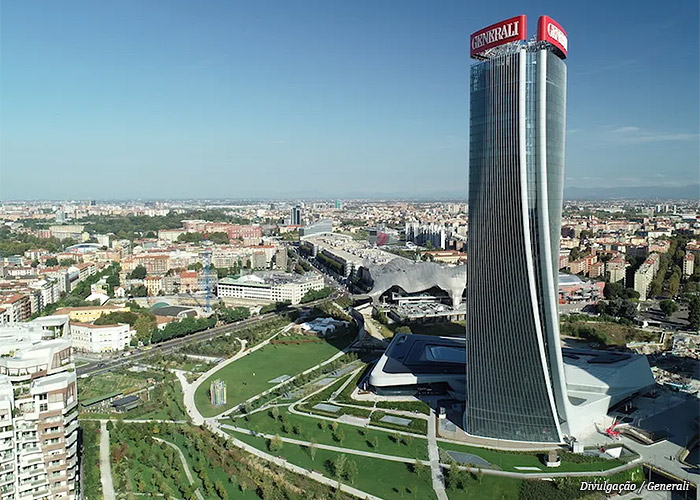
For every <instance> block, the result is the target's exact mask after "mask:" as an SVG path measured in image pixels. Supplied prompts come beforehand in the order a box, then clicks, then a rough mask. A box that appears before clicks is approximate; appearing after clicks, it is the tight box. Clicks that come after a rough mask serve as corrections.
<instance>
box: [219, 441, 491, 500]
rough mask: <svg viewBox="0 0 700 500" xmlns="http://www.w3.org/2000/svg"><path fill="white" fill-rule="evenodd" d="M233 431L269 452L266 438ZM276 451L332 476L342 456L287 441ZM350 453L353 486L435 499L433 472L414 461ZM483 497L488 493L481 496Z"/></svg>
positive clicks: (383, 494)
mask: <svg viewBox="0 0 700 500" xmlns="http://www.w3.org/2000/svg"><path fill="white" fill-rule="evenodd" d="M232 434H233V435H234V436H235V437H236V438H237V439H239V440H241V441H243V442H245V443H248V444H250V445H251V446H255V447H256V448H258V449H260V450H263V451H265V452H267V440H266V439H263V438H259V437H254V436H248V435H245V434H239V433H232ZM275 454H276V455H279V456H281V457H284V458H286V459H287V460H288V461H289V462H291V463H293V464H295V465H298V466H300V467H304V468H306V469H311V470H316V471H319V472H321V473H323V474H324V475H326V476H328V477H333V476H332V474H331V470H332V466H331V465H330V464H331V462H332V461H333V460H334V459H335V458H336V457H337V456H338V453H336V452H332V451H327V450H320V449H319V450H317V451H316V456H315V457H314V460H312V459H311V456H310V451H309V450H307V449H305V448H303V447H301V446H298V445H293V444H289V443H284V445H283V446H282V449H281V450H280V451H278V452H275ZM346 457H347V459H348V461H352V462H354V463H355V465H356V466H357V475H356V476H355V477H354V481H347V480H344V481H343V482H344V483H346V484H348V485H350V486H354V487H356V488H359V489H361V490H363V491H366V492H367V493H371V494H373V495H377V496H379V497H381V498H385V499H387V500H394V499H396V500H400V499H418V500H428V499H435V493H434V492H433V488H432V484H431V480H430V475H429V474H425V475H423V476H419V475H418V474H416V473H414V472H411V470H410V468H411V464H404V463H400V462H390V461H387V460H380V459H376V458H367V457H360V456H357V455H346ZM455 498H458V497H455ZM479 498H486V497H484V496H481V497H479Z"/></svg>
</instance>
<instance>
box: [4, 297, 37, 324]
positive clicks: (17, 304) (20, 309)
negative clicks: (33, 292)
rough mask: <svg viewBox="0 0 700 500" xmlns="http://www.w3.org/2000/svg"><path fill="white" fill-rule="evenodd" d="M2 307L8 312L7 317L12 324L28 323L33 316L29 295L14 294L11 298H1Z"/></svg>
mask: <svg viewBox="0 0 700 500" xmlns="http://www.w3.org/2000/svg"><path fill="white" fill-rule="evenodd" d="M0 307H2V308H3V309H5V310H6V311H7V316H6V317H8V318H9V321H10V323H17V322H20V321H26V320H28V319H29V317H30V316H31V315H32V305H31V300H30V298H29V295H26V294H18V293H16V294H12V295H9V296H5V297H2V296H0Z"/></svg>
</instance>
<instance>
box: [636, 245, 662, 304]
mask: <svg viewBox="0 0 700 500" xmlns="http://www.w3.org/2000/svg"><path fill="white" fill-rule="evenodd" d="M658 271H659V254H658V253H653V254H651V255H649V257H647V258H646V260H645V261H644V262H643V263H642V265H641V266H639V269H637V272H636V273H634V289H635V290H636V291H637V292H638V293H639V300H647V292H648V291H649V285H651V281H652V280H653V279H654V276H656V273H657V272H658Z"/></svg>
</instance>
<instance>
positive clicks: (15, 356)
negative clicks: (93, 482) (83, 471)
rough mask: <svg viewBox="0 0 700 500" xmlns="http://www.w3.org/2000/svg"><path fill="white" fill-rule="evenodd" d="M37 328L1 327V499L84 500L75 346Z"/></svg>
mask: <svg viewBox="0 0 700 500" xmlns="http://www.w3.org/2000/svg"><path fill="white" fill-rule="evenodd" d="M51 335H52V332H50V331H49V330H44V329H42V328H41V327H39V326H37V325H31V324H26V325H12V326H5V327H0V499H2V500H24V499H27V500H45V499H52V500H54V499H55V500H58V499H61V500H63V499H66V500H74V499H77V498H79V493H78V491H77V489H78V483H79V479H78V478H79V476H78V427H79V422H78V395H77V386H76V376H75V371H74V365H73V359H72V353H71V343H70V341H69V340H68V339H64V338H48V339H47V338H46V337H49V336H51Z"/></svg>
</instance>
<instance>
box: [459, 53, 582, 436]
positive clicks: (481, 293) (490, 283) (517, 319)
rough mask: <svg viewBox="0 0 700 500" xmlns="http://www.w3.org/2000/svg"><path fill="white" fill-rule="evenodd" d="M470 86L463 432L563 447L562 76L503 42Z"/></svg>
mask: <svg viewBox="0 0 700 500" xmlns="http://www.w3.org/2000/svg"><path fill="white" fill-rule="evenodd" d="M482 59H486V60H483V61H482V62H478V63H476V64H474V65H473V66H472V68H471V78H470V101H471V115H470V153H469V233H468V239H469V241H468V263H467V266H468V267H467V294H468V298H467V391H466V392H467V401H466V404H467V409H466V414H465V428H466V431H467V433H469V434H471V435H475V436H482V437H488V438H494V439H503V440H514V441H530V442H552V443H554V442H561V441H562V438H563V436H564V435H566V433H567V409H568V408H569V407H570V405H569V403H568V399H567V396H566V384H565V380H564V368H563V361H562V353H561V345H560V341H559V323H558V311H557V298H558V297H557V285H558V283H557V277H558V268H559V265H558V259H559V237H560V225H561V222H560V221H561V210H562V191H563V173H564V134H565V116H566V65H565V63H564V60H563V58H562V57H561V53H557V52H556V51H553V50H552V46H551V44H548V43H546V42H542V41H529V42H525V41H519V42H516V43H509V44H507V45H505V46H502V47H499V48H498V49H497V50H496V51H492V52H491V53H490V54H489V57H488V58H482Z"/></svg>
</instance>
